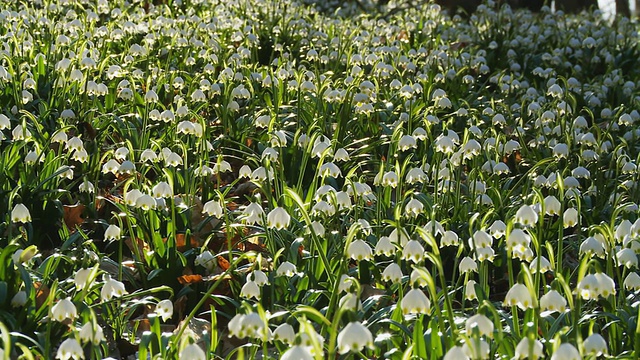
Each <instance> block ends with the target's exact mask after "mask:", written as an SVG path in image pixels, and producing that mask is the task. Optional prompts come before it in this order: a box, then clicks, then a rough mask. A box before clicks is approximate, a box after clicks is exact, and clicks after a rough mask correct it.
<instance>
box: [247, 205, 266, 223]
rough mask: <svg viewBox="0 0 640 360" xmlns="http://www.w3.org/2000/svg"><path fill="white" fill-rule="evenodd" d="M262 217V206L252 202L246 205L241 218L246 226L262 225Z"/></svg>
mask: <svg viewBox="0 0 640 360" xmlns="http://www.w3.org/2000/svg"><path fill="white" fill-rule="evenodd" d="M263 216H264V210H262V206H260V204H258V203H254V202H252V203H251V204H249V205H247V207H246V208H245V209H244V212H243V218H244V220H245V222H246V223H247V224H262V217H263Z"/></svg>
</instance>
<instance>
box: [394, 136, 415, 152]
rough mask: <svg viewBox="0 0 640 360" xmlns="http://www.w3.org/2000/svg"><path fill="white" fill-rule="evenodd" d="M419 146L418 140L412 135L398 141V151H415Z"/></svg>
mask: <svg viewBox="0 0 640 360" xmlns="http://www.w3.org/2000/svg"><path fill="white" fill-rule="evenodd" d="M417 147H418V145H417V143H416V139H415V138H414V137H413V136H411V135H404V136H402V137H401V138H400V140H398V150H400V151H407V150H409V149H415V148H417Z"/></svg>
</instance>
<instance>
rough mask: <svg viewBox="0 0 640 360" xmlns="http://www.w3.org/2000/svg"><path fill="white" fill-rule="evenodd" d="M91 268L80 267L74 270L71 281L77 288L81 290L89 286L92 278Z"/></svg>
mask: <svg viewBox="0 0 640 360" xmlns="http://www.w3.org/2000/svg"><path fill="white" fill-rule="evenodd" d="M92 272H93V269H80V270H78V271H77V272H76V275H75V276H74V278H73V283H74V284H75V285H76V289H77V290H82V289H84V288H85V287H87V286H90V285H91V283H92V282H93V279H92V278H90V276H91V273H92Z"/></svg>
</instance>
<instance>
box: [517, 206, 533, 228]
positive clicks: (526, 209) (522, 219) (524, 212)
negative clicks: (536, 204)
mask: <svg viewBox="0 0 640 360" xmlns="http://www.w3.org/2000/svg"><path fill="white" fill-rule="evenodd" d="M515 220H516V222H517V223H519V224H521V225H522V226H525V227H531V226H533V225H535V224H536V223H537V222H538V213H536V211H535V210H534V209H533V207H531V206H529V205H522V206H521V207H520V209H518V211H517V212H516V217H515Z"/></svg>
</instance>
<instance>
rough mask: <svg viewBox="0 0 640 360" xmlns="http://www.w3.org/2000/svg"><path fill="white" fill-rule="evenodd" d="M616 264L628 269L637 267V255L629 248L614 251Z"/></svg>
mask: <svg viewBox="0 0 640 360" xmlns="http://www.w3.org/2000/svg"><path fill="white" fill-rule="evenodd" d="M616 259H617V260H618V266H626V267H627V268H628V269H631V268H638V255H636V252H635V251H634V250H632V249H629V248H624V249H622V250H620V251H618V253H616Z"/></svg>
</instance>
